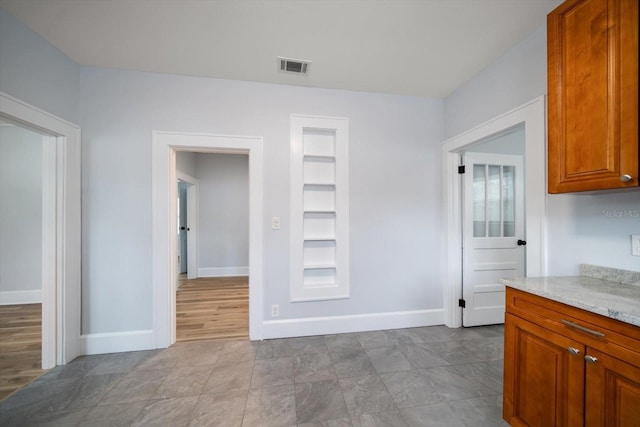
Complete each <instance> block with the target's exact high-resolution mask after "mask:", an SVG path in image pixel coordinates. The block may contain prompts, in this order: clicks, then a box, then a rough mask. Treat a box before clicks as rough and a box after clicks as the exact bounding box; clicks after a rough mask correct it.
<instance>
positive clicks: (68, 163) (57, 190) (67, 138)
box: [0, 93, 80, 369]
mask: <svg viewBox="0 0 640 427" xmlns="http://www.w3.org/2000/svg"><path fill="white" fill-rule="evenodd" d="M0 120H2V122H3V123H6V124H8V126H6V128H8V129H11V132H14V131H15V132H21V133H22V132H30V133H28V134H26V135H31V137H32V138H33V140H34V141H33V142H34V144H35V146H38V145H39V146H40V159H41V161H38V160H36V161H35V162H33V153H32V154H31V158H30V159H27V162H28V163H29V162H30V163H31V164H30V165H29V166H35V167H36V168H40V170H39V174H38V177H34V176H33V171H31V172H28V171H27V168H24V169H22V170H17V171H15V172H16V174H14V176H13V177H12V178H11V179H8V177H3V182H2V186H4V185H8V186H9V187H11V185H13V184H17V186H16V187H15V188H8V189H7V191H8V194H6V195H5V194H3V200H4V201H8V202H9V203H7V204H4V205H3V206H4V207H8V208H9V209H13V208H16V207H17V206H18V205H19V204H20V203H21V202H24V201H25V200H19V199H20V198H24V197H26V195H27V192H28V191H31V190H28V189H27V188H23V189H21V188H20V187H21V186H23V185H24V184H26V182H27V181H29V180H31V181H33V180H35V181H37V180H40V184H41V185H40V191H39V194H37V195H35V197H32V198H31V199H30V200H31V202H30V203H31V205H32V206H31V208H29V209H28V212H23V213H22V214H21V217H20V218H19V219H20V220H19V221H17V220H16V219H15V218H14V219H13V220H11V216H13V217H15V215H16V214H17V212H9V211H7V212H5V211H4V209H3V212H2V221H4V220H6V219H7V218H8V219H9V223H8V224H5V225H7V226H8V227H4V225H3V226H2V227H1V228H3V231H2V234H3V236H2V237H0V240H2V241H3V243H5V241H8V242H9V244H10V245H13V246H11V247H10V248H9V249H10V251H9V252H5V251H4V249H3V250H2V254H1V256H2V261H1V262H2V264H3V267H2V274H0V276H2V277H1V279H0V282H2V283H1V284H0V303H2V304H6V305H7V306H8V305H11V304H12V303H21V302H35V303H36V304H37V303H38V302H39V303H40V310H35V312H39V313H40V314H39V316H40V322H39V323H40V328H39V330H40V344H39V345H40V347H41V352H40V355H41V357H40V363H39V365H38V363H37V362H33V363H32V368H33V369H36V368H42V369H49V368H52V367H54V366H55V365H63V364H66V363H67V362H69V361H71V360H73V359H74V358H75V357H76V356H78V355H79V353H80V129H79V128H77V127H75V126H74V125H71V124H70V123H68V122H65V121H64V120H61V119H59V118H57V117H55V116H52V115H51V114H49V113H46V112H44V111H42V110H39V109H37V108H35V107H33V106H31V105H29V104H26V103H24V102H22V101H20V100H18V99H16V98H13V97H11V96H9V95H6V94H4V93H0ZM5 130H6V129H5ZM23 135H25V134H23ZM4 142H5V138H4V136H3V144H2V145H4ZM20 142H24V141H20ZM9 143H11V141H9ZM13 148H16V147H13ZM21 148H25V147H24V146H23V147H21ZM23 154H24V153H23ZM2 157H3V158H4V157H5V156H4V155H3V156H2ZM9 160H11V159H9ZM13 160H15V158H14V159H13ZM18 163H19V162H18ZM34 163H35V164H34ZM5 166H7V165H3V166H2V167H1V168H2V173H3V174H4V173H7V172H8V170H9V169H10V168H15V167H16V166H17V164H15V163H14V164H11V165H9V166H7V167H5ZM5 178H7V179H6V180H5ZM15 180H17V181H19V182H16V181H15ZM31 189H33V187H31ZM1 191H4V190H1ZM5 196H6V197H5ZM28 217H29V218H30V219H31V220H33V221H35V222H34V223H33V224H32V225H29V227H32V228H33V230H20V229H19V228H20V227H22V228H24V227H26V226H27V225H26V224H27V218H28ZM35 223H39V227H38V226H37V225H35ZM38 230H39V231H38ZM5 231H6V232H7V233H8V234H7V235H5V234H6V233H5ZM22 231H31V232H32V233H31V235H26V234H24V233H23V234H22V235H21V234H20V233H21V232H22ZM11 233H13V234H11ZM16 233H17V234H16ZM5 237H6V239H5ZM21 246H24V247H28V248H29V249H28V250H27V252H30V253H31V254H32V256H26V257H21V259H20V260H16V259H15V257H16V256H17V255H19V252H21V250H19V248H20V247H21ZM5 261H7V262H8V263H9V264H16V266H17V267H18V268H17V269H15V270H14V271H13V272H12V271H10V269H9V268H8V267H7V264H6V263H5ZM27 269H32V271H26V270H27ZM25 273H35V274H34V275H33V277H31V278H28V279H24V277H23V278H22V279H20V278H18V277H20V275H23V276H24V274H25ZM16 280H27V281H28V282H29V284H27V286H26V287H24V286H22V285H23V284H16V283H15V281H16ZM37 282H39V283H37ZM16 305H20V304H16ZM32 311H33V310H32ZM31 314H34V313H33V312H32V313H31ZM31 314H30V315H31ZM30 322H36V323H37V320H32V321H30ZM36 329H38V328H37V327H36ZM31 334H32V335H33V336H35V335H37V334H38V332H35V331H34V332H31ZM2 342H3V343H6V342H7V340H5V339H4V338H3V339H2ZM25 345H26V347H32V348H33V347H37V346H38V344H37V343H31V344H26V343H25ZM35 352H36V353H37V350H36V351H35ZM21 357H22V358H24V359H27V358H26V356H25V355H22V356H21Z"/></svg>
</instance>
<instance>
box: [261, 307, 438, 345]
mask: <svg viewBox="0 0 640 427" xmlns="http://www.w3.org/2000/svg"><path fill="white" fill-rule="evenodd" d="M443 323H444V309H441V308H439V309H433V310H415V311H398V312H388V313H368V314H353V315H346V316H326V317H305V318H299V319H282V320H267V321H265V322H264V324H263V327H262V334H263V338H264V339H269V338H288V337H303V336H313V335H328V334H344V333H348V332H364V331H379V330H383V329H401V328H417V327H422V326H435V325H442V324H443Z"/></svg>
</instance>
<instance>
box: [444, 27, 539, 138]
mask: <svg viewBox="0 0 640 427" xmlns="http://www.w3.org/2000/svg"><path fill="white" fill-rule="evenodd" d="M546 43H547V30H546V27H541V28H539V29H538V30H536V31H535V32H534V33H533V34H531V35H530V36H529V37H527V38H526V39H525V40H523V41H522V42H520V43H518V44H517V45H515V46H514V47H512V48H511V49H509V50H508V51H507V52H506V53H505V54H504V55H502V56H501V57H500V58H498V59H497V60H496V61H495V62H493V63H492V64H490V65H489V66H488V67H487V68H485V69H484V70H483V71H481V72H480V73H479V74H477V75H476V76H475V77H473V78H472V79H471V80H469V81H468V82H466V83H465V84H463V85H462V86H460V88H458V89H456V90H455V91H454V92H453V93H452V94H451V95H449V96H448V97H447V98H445V100H444V111H445V134H446V137H447V138H451V137H453V136H455V135H457V134H459V133H461V132H463V131H465V130H467V129H471V128H472V127H474V126H477V125H479V124H480V123H483V122H485V121H487V120H489V119H491V118H493V117H495V116H498V115H500V114H502V113H505V112H507V111H509V110H511V109H513V108H516V107H518V106H520V105H522V104H524V103H525V102H528V101H531V100H532V99H534V98H537V97H539V96H542V95H544V94H546V93H547V44H546Z"/></svg>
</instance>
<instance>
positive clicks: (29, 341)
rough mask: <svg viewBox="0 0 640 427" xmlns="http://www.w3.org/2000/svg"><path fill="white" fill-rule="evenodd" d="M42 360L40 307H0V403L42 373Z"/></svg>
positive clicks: (36, 305)
mask: <svg viewBox="0 0 640 427" xmlns="http://www.w3.org/2000/svg"><path fill="white" fill-rule="evenodd" d="M41 360H42V305H41V304H22V305H2V306H0V400H3V399H4V398H5V397H7V396H9V395H10V394H11V393H13V392H14V391H16V390H18V389H19V388H21V387H23V386H25V385H27V384H29V383H30V382H31V381H33V380H35V379H36V378H38V377H39V376H40V375H42V374H43V373H45V372H46V371H45V370H43V369H41V367H42V362H41Z"/></svg>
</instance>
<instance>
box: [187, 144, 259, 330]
mask: <svg viewBox="0 0 640 427" xmlns="http://www.w3.org/2000/svg"><path fill="white" fill-rule="evenodd" d="M176 168H177V170H176V174H177V176H178V182H177V189H176V190H177V191H176V192H177V200H176V202H177V203H176V224H177V230H176V239H177V246H178V253H177V260H176V261H177V263H176V269H177V272H178V276H177V277H176V341H178V342H184V341H200V340H220V339H248V338H249V267H248V264H249V244H250V241H249V159H248V156H247V155H246V154H228V153H209V152H200V151H198V152H194V151H184V150H177V152H176ZM185 169H186V170H187V171H186V172H185ZM187 172H188V173H187Z"/></svg>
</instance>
